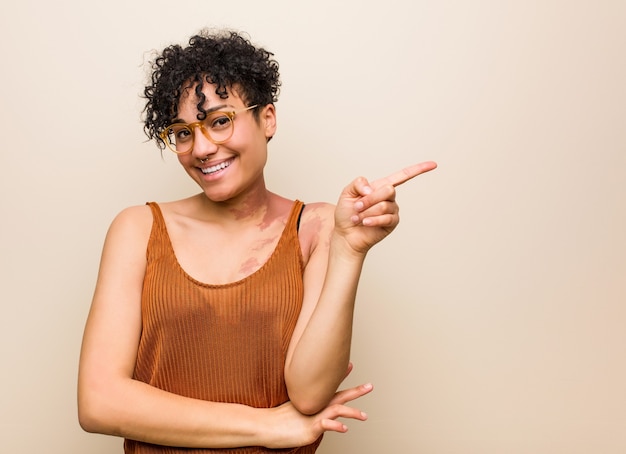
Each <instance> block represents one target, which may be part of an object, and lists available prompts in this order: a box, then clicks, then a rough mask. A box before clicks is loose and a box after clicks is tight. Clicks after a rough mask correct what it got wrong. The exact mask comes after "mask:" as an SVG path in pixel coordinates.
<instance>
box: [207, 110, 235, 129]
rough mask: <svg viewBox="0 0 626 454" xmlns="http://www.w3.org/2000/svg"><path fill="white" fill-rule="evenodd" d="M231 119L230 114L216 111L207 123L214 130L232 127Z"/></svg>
mask: <svg viewBox="0 0 626 454" xmlns="http://www.w3.org/2000/svg"><path fill="white" fill-rule="evenodd" d="M231 121H232V120H231V118H230V116H229V115H228V114H226V113H224V112H216V113H215V114H214V115H211V116H210V117H209V118H207V124H208V126H209V128H210V129H211V130H212V131H217V130H220V129H227V128H228V127H230V124H231Z"/></svg>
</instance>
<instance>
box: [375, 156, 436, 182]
mask: <svg viewBox="0 0 626 454" xmlns="http://www.w3.org/2000/svg"><path fill="white" fill-rule="evenodd" d="M436 168H437V163H436V162H433V161H426V162H420V163H419V164H413V165H412V166H409V167H405V168H404V169H402V170H399V171H397V172H394V173H392V174H391V175H387V176H386V177H384V178H380V179H378V180H376V181H375V182H374V183H372V186H374V187H378V186H380V185H383V184H390V185H392V186H400V185H401V184H402V183H406V182H407V181H409V180H410V179H412V178H415V177H416V176H418V175H421V174H423V173H426V172H430V171H431V170H433V169H436Z"/></svg>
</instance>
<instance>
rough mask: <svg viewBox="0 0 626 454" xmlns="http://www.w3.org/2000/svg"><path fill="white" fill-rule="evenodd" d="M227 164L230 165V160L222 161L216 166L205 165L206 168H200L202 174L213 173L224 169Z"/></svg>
mask: <svg viewBox="0 0 626 454" xmlns="http://www.w3.org/2000/svg"><path fill="white" fill-rule="evenodd" d="M229 165H230V161H224V162H222V163H220V164H218V165H216V166H212V167H207V168H206V169H200V170H201V171H202V173H203V174H205V175H208V174H210V173H215V172H217V171H218V170H222V169H225V168H226V167H228V166H229Z"/></svg>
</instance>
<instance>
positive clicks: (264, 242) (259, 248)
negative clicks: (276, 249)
mask: <svg viewBox="0 0 626 454" xmlns="http://www.w3.org/2000/svg"><path fill="white" fill-rule="evenodd" d="M275 243H276V237H271V238H266V239H264V240H260V241H258V245H257V246H255V247H253V248H252V250H253V251H262V250H263V249H265V248H267V247H268V246H271V245H273V244H275Z"/></svg>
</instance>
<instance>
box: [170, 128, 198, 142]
mask: <svg viewBox="0 0 626 454" xmlns="http://www.w3.org/2000/svg"><path fill="white" fill-rule="evenodd" d="M168 137H169V139H170V141H171V142H172V143H183V142H187V141H189V140H191V137H192V132H191V130H190V129H189V128H188V127H187V126H182V125H175V126H172V127H171V128H170V130H169V132H168Z"/></svg>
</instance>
